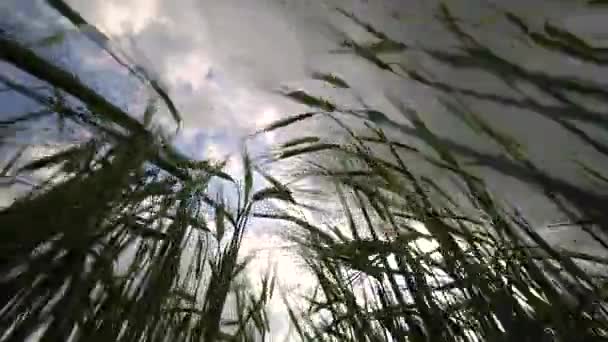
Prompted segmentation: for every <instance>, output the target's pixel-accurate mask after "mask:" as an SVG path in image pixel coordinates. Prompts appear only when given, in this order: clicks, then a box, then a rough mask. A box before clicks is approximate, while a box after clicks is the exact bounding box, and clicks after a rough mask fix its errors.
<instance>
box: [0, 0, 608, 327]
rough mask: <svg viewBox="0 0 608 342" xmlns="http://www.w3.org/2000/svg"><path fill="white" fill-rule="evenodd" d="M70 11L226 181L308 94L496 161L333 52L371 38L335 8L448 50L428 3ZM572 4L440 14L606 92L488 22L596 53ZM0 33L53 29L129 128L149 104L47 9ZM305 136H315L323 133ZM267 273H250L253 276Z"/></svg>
mask: <svg viewBox="0 0 608 342" xmlns="http://www.w3.org/2000/svg"><path fill="white" fill-rule="evenodd" d="M67 2H68V3H69V4H70V5H72V6H73V7H74V8H75V9H76V10H78V11H79V12H80V13H81V14H82V16H83V17H85V18H86V19H87V20H88V21H89V22H91V23H92V24H94V25H96V26H97V27H98V28H99V29H100V30H102V31H103V32H104V33H105V34H106V35H108V36H110V37H111V38H112V40H113V42H114V44H115V48H117V49H121V50H123V51H126V52H127V53H128V54H129V55H130V56H131V57H132V58H133V59H134V60H135V61H136V62H137V63H138V64H140V65H143V66H145V67H146V69H147V70H149V71H150V72H152V73H153V74H155V75H156V76H157V77H158V78H159V79H160V80H161V81H162V83H163V84H164V86H165V87H166V88H167V90H168V91H169V93H170V95H171V97H172V98H173V100H174V102H175V103H176V104H177V106H178V108H179V110H180V112H181V113H182V115H183V117H184V125H183V129H182V130H181V131H180V133H179V135H178V136H177V138H176V140H175V142H176V144H177V146H178V147H179V148H180V149H181V150H182V151H183V152H184V153H186V154H188V155H191V156H193V157H195V158H207V157H211V158H217V159H224V158H228V160H229V163H228V165H227V168H228V171H230V172H232V173H238V172H239V170H240V161H239V160H240V159H239V158H240V157H239V154H240V151H241V149H242V147H243V142H244V140H243V139H244V138H245V137H246V136H248V135H249V134H251V133H252V132H255V131H256V130H258V129H260V128H261V127H263V126H264V125H266V124H268V123H269V122H271V121H273V120H276V119H278V118H281V117H284V116H286V115H289V114H293V113H298V112H302V111H305V110H307V109H306V108H305V107H303V106H301V105H299V104H296V103H294V102H291V101H289V100H287V99H285V98H284V97H282V96H281V95H279V94H277V90H279V89H282V87H289V88H294V89H295V88H303V89H307V90H309V91H310V92H311V93H316V94H320V95H323V96H325V97H327V98H330V99H331V100H332V101H335V102H336V103H339V104H340V105H341V106H345V107H351V108H352V107H357V106H361V104H362V103H364V104H365V105H368V106H370V107H373V108H375V109H378V110H381V111H383V112H384V113H386V114H387V115H388V116H390V117H391V119H393V120H395V121H398V122H403V120H404V119H403V117H402V116H401V115H400V114H399V113H398V109H397V108H395V107H394V105H392V104H391V102H390V101H389V100H388V97H392V98H399V99H400V100H401V101H402V102H403V103H405V104H407V106H409V107H411V108H415V109H416V110H418V111H419V112H420V113H422V115H423V116H424V119H425V120H426V121H427V123H428V124H429V125H430V126H431V127H432V128H433V129H435V130H436V132H438V133H439V134H441V135H443V136H445V137H450V138H451V139H454V140H457V141H459V142H462V143H463V144H468V145H471V146H475V147H476V148H479V149H482V150H487V151H496V149H495V147H492V146H491V144H487V142H485V141H483V140H481V139H480V138H479V137H478V136H476V135H475V134H474V133H473V132H471V131H469V130H468V129H466V128H465V127H464V126H463V125H462V123H459V122H457V121H456V120H455V119H454V117H452V116H448V115H446V114H445V113H444V112H443V110H442V107H441V105H440V104H439V103H438V101H437V98H436V96H435V94H434V93H432V92H431V91H430V90H429V89H426V88H424V87H421V86H420V85H417V84H414V83H412V82H409V81H407V80H405V79H403V78H400V77H397V76H395V75H391V74H389V73H387V72H384V71H381V70H379V69H377V68H375V67H373V66H371V65H370V64H369V63H367V62H365V61H363V60H360V59H357V58H356V57H354V56H351V55H348V54H332V53H329V52H330V51H332V50H335V49H336V48H338V45H339V42H340V41H342V40H344V37H345V36H349V37H351V38H354V39H356V40H370V41H371V39H372V38H373V37H372V36H371V35H369V34H368V33H367V32H365V31H364V30H363V29H362V28H361V27H359V26H356V25H355V24H353V23H352V22H351V21H349V20H348V19H346V18H345V17H344V16H342V15H340V14H339V13H337V12H336V11H333V10H332V9H333V8H334V7H341V8H344V9H346V10H347V11H349V12H353V13H355V14H356V15H357V16H359V17H361V18H364V19H365V20H366V21H368V22H371V23H374V24H375V25H376V27H377V28H378V29H380V30H382V31H383V32H385V33H386V34H388V36H389V37H391V38H393V39H395V40H398V41H401V42H404V43H406V44H408V45H419V46H426V47H442V48H445V47H449V46H451V45H454V44H455V42H454V41H453V40H452V38H451V37H450V35H449V34H447V33H446V32H445V31H444V30H443V29H441V27H440V26H439V25H438V24H437V22H436V20H434V19H433V15H434V14H435V13H436V9H437V2H435V1H429V0H408V1H406V0H368V1H365V0H255V1H254V0H69V1H67ZM579 3H580V2H577V1H571V0H536V1H529V0H517V1H515V0H509V1H499V0H486V1H482V0H461V1H449V2H448V4H449V5H450V7H451V8H452V9H453V11H454V13H455V14H457V16H458V17H459V18H462V19H464V20H469V21H470V23H472V25H473V26H474V27H477V28H480V30H479V31H480V32H482V34H481V35H480V37H481V39H482V40H484V42H486V43H487V44H489V45H491V46H492V47H493V48H494V49H495V50H496V51H499V52H500V53H502V54H503V55H505V56H508V58H510V59H512V60H515V61H518V62H519V63H520V64H522V65H525V66H526V67H529V68H531V69H536V70H547V71H552V72H559V73H561V74H563V75H578V76H580V77H585V78H589V79H595V80H598V81H601V80H602V79H604V80H605V79H606V76H608V73H607V72H606V70H605V69H599V68H596V67H591V66H587V65H585V66H583V65H581V64H580V62H577V61H573V60H568V59H565V58H563V57H561V56H557V55H553V54H550V53H546V52H539V51H538V49H530V48H526V46H525V44H520V42H518V41H517V39H516V38H515V34H514V31H513V30H512V29H511V30H509V29H508V28H507V26H506V25H505V23H504V22H503V21H501V20H498V19H496V15H495V11H494V10H495V9H496V8H497V7H501V8H508V9H509V10H511V11H515V12H517V13H519V14H520V15H522V16H524V17H526V18H528V19H529V20H530V21H531V22H533V23H535V24H537V25H542V24H543V22H544V21H545V20H550V21H551V22H552V23H556V24H559V25H562V26H564V27H567V28H568V29H570V30H573V31H575V32H577V33H580V34H584V35H585V36H586V37H588V38H589V39H591V40H593V41H594V42H599V43H606V42H607V41H608V37H607V36H606V35H604V36H602V34H605V33H606V30H605V29H603V27H602V24H603V23H605V19H603V18H605V17H604V16H605V15H606V14H607V13H602V12H601V11H602V9H595V10H593V11H590V10H588V9H584V8H582V7H581V6H580V5H579ZM604 11H608V10H604ZM0 22H2V23H3V27H8V28H13V29H18V30H27V31H28V34H29V35H31V37H34V38H36V37H37V38H42V37H45V36H48V35H51V34H53V33H54V32H59V31H61V30H63V31H65V32H67V34H66V36H67V37H69V39H66V42H65V43H63V44H61V46H60V47H54V48H53V47H50V48H48V50H47V53H49V54H51V55H53V56H54V57H56V60H57V61H58V62H59V63H64V65H70V66H71V67H74V65H76V67H77V68H78V74H79V75H82V76H81V77H82V78H83V80H84V81H85V82H87V83H88V84H89V85H91V86H93V87H94V88H95V89H97V90H98V91H99V92H100V93H102V94H105V95H106V96H109V97H110V98H112V99H113V100H114V101H115V102H116V103H118V104H120V105H122V106H123V107H125V108H127V109H128V110H129V111H130V112H131V113H133V115H135V116H137V115H141V113H143V106H144V103H145V98H146V96H147V95H148V94H147V93H145V92H142V91H139V90H137V89H138V88H137V87H136V86H135V84H134V82H133V81H132V80H129V78H128V77H119V76H121V75H122V76H126V75H124V70H121V68H120V67H118V66H117V65H115V64H114V62H113V61H112V59H111V58H110V57H109V56H107V55H106V54H105V53H103V52H102V51H100V50H99V49H97V48H96V47H95V46H94V45H93V44H91V43H90V42H87V41H86V39H85V38H83V37H81V36H79V35H78V34H77V33H75V32H70V30H73V29H72V28H70V25H69V23H67V22H63V21H58V17H57V15H56V14H55V13H54V12H53V11H52V10H50V9H49V8H47V7H46V6H45V5H44V1H42V0H4V1H2V3H1V4H0ZM475 25H476V26H475ZM602 30H603V31H604V32H602ZM34 38H32V39H33V40H35V39H34ZM389 57H391V58H392V57H394V58H395V61H399V62H406V63H410V64H411V65H414V66H417V65H419V66H421V67H425V68H435V69H434V70H436V73H437V74H439V76H440V77H441V78H442V79H449V80H452V81H454V80H456V81H458V82H459V83H460V84H462V85H465V86H471V85H473V86H475V87H476V88H480V87H482V88H483V89H488V90H491V91H495V92H507V91H508V90H507V89H505V88H504V87H503V86H502V85H500V84H499V82H497V81H496V80H495V79H493V78H491V77H487V75H483V74H480V73H474V72H471V71H468V72H467V73H466V74H465V73H462V72H459V71H455V70H449V69H447V68H440V67H439V66H437V65H433V64H432V63H431V62H430V61H428V58H427V59H425V58H424V57H422V56H420V55H416V54H412V55H408V56H398V55H396V56H389ZM75 61H76V63H74V62H75ZM10 71H11V70H10V67H7V66H6V65H2V64H0V72H10ZM313 71H321V72H333V73H335V74H337V75H339V76H340V77H341V78H343V79H344V80H346V81H347V83H349V84H350V85H351V86H352V88H351V89H348V90H341V89H334V88H332V87H330V86H329V85H327V84H324V83H322V82H318V81H311V80H310V75H311V72H313ZM1 96H4V98H0V100H1V101H2V103H3V105H4V106H5V107H4V109H3V110H4V111H6V112H7V113H8V112H14V111H18V109H21V110H22V109H23V106H27V103H25V102H20V101H19V100H15V99H12V98H11V100H7V99H8V98H7V97H6V96H8V95H6V94H0V97H1ZM476 108H477V109H478V110H480V111H482V112H483V115H484V116H485V115H487V116H486V118H487V119H489V120H491V121H492V122H494V123H497V124H498V125H499V126H500V127H501V128H503V129H505V130H508V131H509V132H511V133H512V134H513V135H514V136H515V137H516V138H517V139H519V140H520V141H522V142H523V143H524V144H525V147H526V149H527V152H528V153H529V155H530V156H531V157H532V158H533V160H535V161H537V162H538V163H539V164H541V165H543V167H546V168H547V169H552V170H556V172H557V173H558V175H559V176H562V177H564V178H566V179H570V180H572V181H573V182H583V180H582V179H580V178H581V177H580V174H579V173H578V171H576V169H574V167H573V166H572V163H571V160H572V159H573V158H574V157H576V158H579V159H582V160H584V161H586V162H597V163H598V164H597V165H599V167H608V164H606V163H605V162H603V164H602V163H601V162H599V161H597V159H598V158H597V156H596V155H594V152H593V151H591V150H590V149H589V148H588V147H586V146H584V145H583V144H580V143H577V142H576V140H575V139H574V138H573V137H572V136H570V135H569V134H568V133H567V132H564V131H562V130H560V129H559V128H558V127H557V126H556V125H555V124H552V123H550V122H547V121H546V120H544V119H542V118H539V117H538V116H535V115H534V114H532V113H528V112H526V111H522V110H513V109H504V108H501V109H500V110H497V109H496V108H495V107H494V108H492V107H490V106H487V105H485V106H484V105H483V104H478V107H476ZM138 113H139V114H138ZM3 114H4V113H3ZM404 124H407V122H405V123H404ZM308 129H315V130H322V129H323V127H313V128H310V127H309V128H308ZM596 133H597V132H596ZM284 138H285V137H284V136H280V135H279V134H278V133H277V134H268V135H263V136H259V137H257V138H256V139H255V140H253V141H248V145H247V147H248V149H249V150H250V151H252V152H253V153H254V154H256V153H263V152H264V151H265V150H266V149H268V147H269V146H272V145H273V144H274V143H276V142H277V141H278V140H280V139H284ZM600 138H601V137H600ZM40 139H44V138H40ZM603 139H604V141H607V139H605V138H603ZM483 172H484V174H485V176H486V177H487V179H488V180H489V181H490V182H491V184H492V186H493V187H495V189H497V192H498V193H499V194H500V195H502V196H504V197H505V198H507V199H509V200H511V201H513V202H516V203H518V204H519V205H521V206H523V207H525V208H524V209H526V210H527V212H528V213H530V214H531V215H532V216H533V217H534V218H535V220H536V223H539V224H543V223H547V222H548V221H550V220H551V219H552V217H551V215H552V213H553V210H554V209H553V208H551V207H550V206H548V205H547V204H546V203H545V202H543V201H540V200H536V197H538V196H537V195H534V194H532V193H530V192H529V191H528V190H527V189H526V187H525V186H524V185H522V184H520V183H518V182H516V181H514V180H512V179H508V178H506V177H502V176H500V175H498V174H496V173H494V172H491V171H487V170H485V171H483ZM535 196H536V197H535ZM545 221H546V222H545ZM255 231H256V233H255V234H252V235H251V237H250V239H249V240H248V242H247V245H246V247H245V249H246V250H248V251H253V250H256V249H259V248H263V249H265V252H264V253H269V252H268V251H270V250H274V249H273V248H270V247H277V246H280V245H281V244H282V242H281V241H280V240H279V239H278V237H276V236H275V235H273V232H272V231H271V230H264V229H256V230H255ZM273 253H274V252H273ZM267 257H268V255H267ZM270 258H273V259H275V260H279V259H280V260H283V261H282V264H281V265H280V266H279V267H282V272H283V273H284V274H288V273H289V272H290V270H292V268H291V265H290V262H291V261H289V259H286V258H279V257H277V256H276V255H274V254H273V255H271V256H270ZM262 259H264V258H262ZM263 263H264V261H261V262H260V263H259V264H260V265H259V268H260V269H261V268H262V267H263V265H262V264H263ZM256 267H257V266H256ZM286 278H287V280H286V281H292V282H294V284H295V285H294V284H292V285H294V286H296V285H297V284H299V283H305V282H306V280H305V279H298V277H297V276H292V277H286ZM277 315H278V314H277ZM283 328H285V327H284V326H283ZM285 329H286V328H285Z"/></svg>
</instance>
